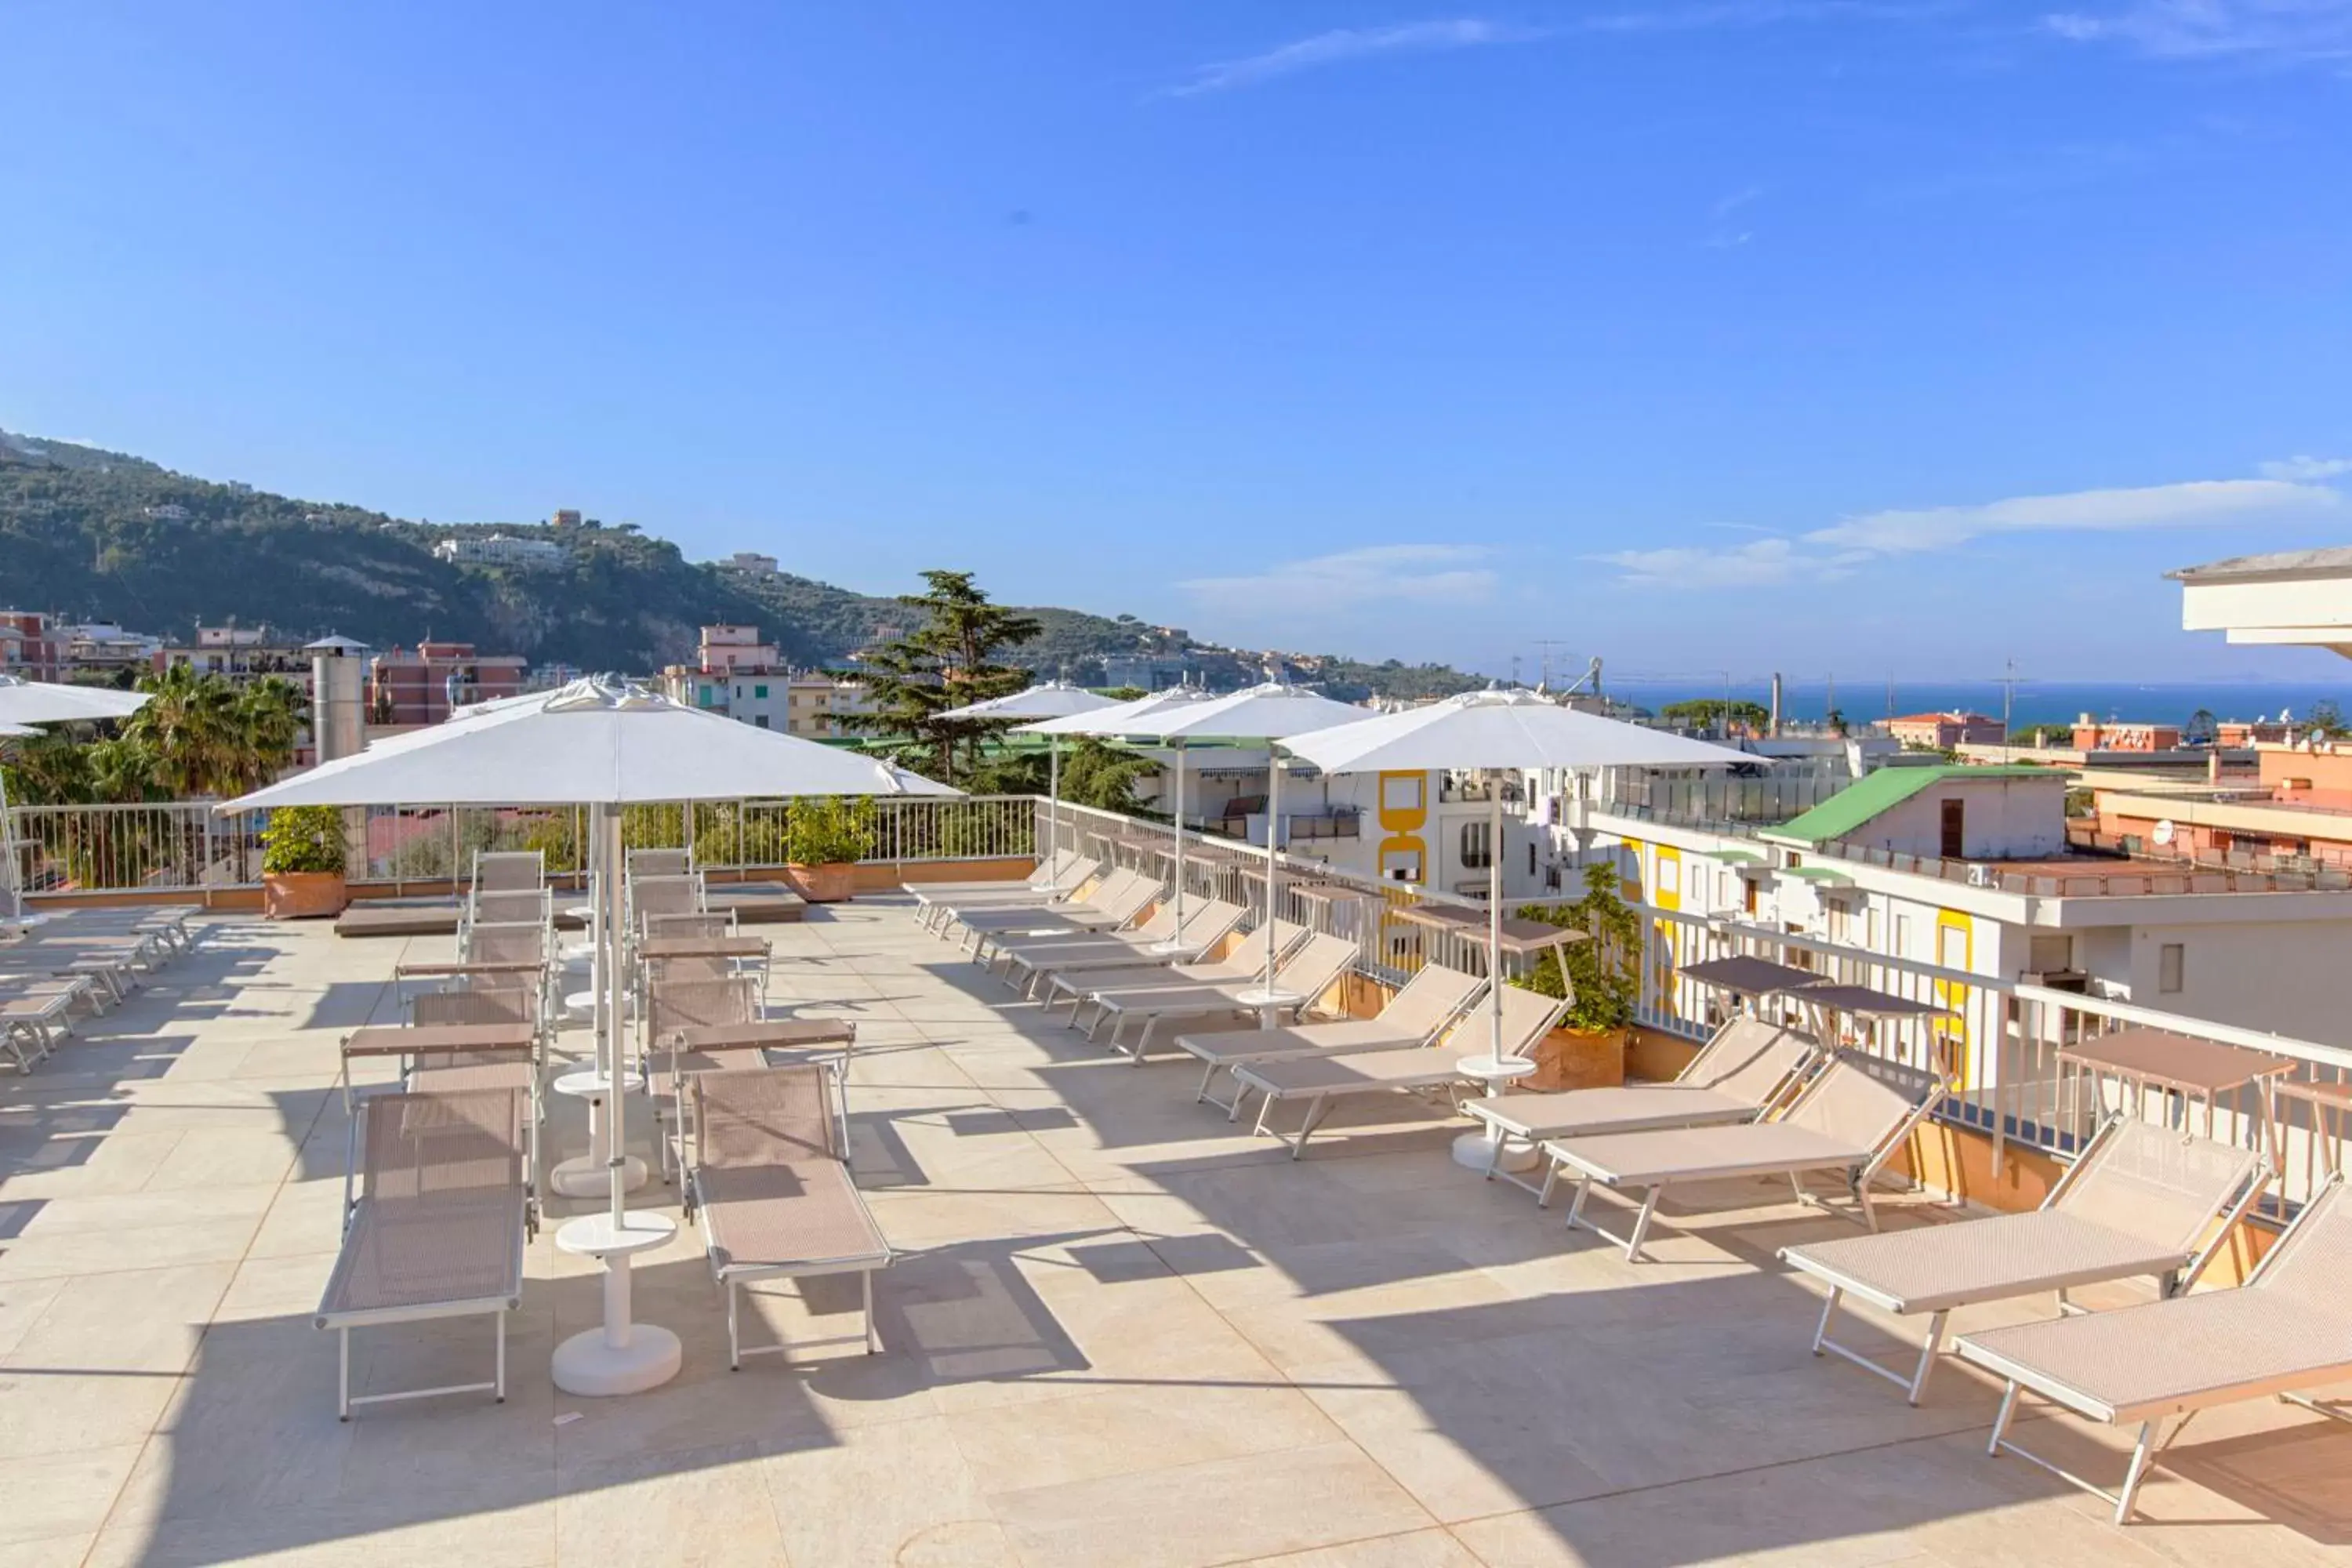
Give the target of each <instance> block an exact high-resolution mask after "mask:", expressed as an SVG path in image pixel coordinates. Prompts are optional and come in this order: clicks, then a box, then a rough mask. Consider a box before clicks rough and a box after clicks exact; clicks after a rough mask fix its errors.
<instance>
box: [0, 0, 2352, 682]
mask: <svg viewBox="0 0 2352 1568" xmlns="http://www.w3.org/2000/svg"><path fill="white" fill-rule="evenodd" d="M0 77H5V90H0V190H5V193H6V195H5V202H0V212H5V215H6V221H5V226H0V426H6V427H8V428H12V429H19V430H30V431H33V432H36V433H40V434H46V435H50V436H56V437H68V438H86V439H90V440H94V441H98V442H100V443H103V444H106V445H110V446H114V447H121V448H126V449H129V450H132V451H136V452H139V453H142V454H143V455H147V456H151V457H153V458H157V459H158V460H161V461H164V462H167V463H170V464H172V465H173V466H175V467H179V468H186V469H188V470H190V471H193V472H197V473H203V474H206V475H210V476H213V477H233V478H240V479H247V480H249V481H252V482H255V483H257V484H261V485H264V486H267V487H268V488H272V489H282V490H287V491H291V492H294V493H297V494H301V495H306V496H313V497H322V498H332V499H338V500H353V501H359V502H363V503H366V504H370V505H375V506H380V507H383V508H385V509H386V510H393V511H395V512H399V513H401V514H404V515H407V516H423V517H428V518H434V519H440V520H445V521H450V520H481V519H497V518H518V517H530V516H541V515H544V514H545V513H546V512H548V511H549V510H552V509H553V508H554V507H556V506H559V505H577V506H581V507H584V508H585V509H587V510H589V511H590V512H591V513H592V514H593V515H598V516H601V517H603V518H604V519H605V520H606V521H624V520H627V521H637V522H639V523H641V524H642V525H644V526H645V527H646V529H648V530H649V531H656V532H661V533H666V534H667V535H669V536H670V537H672V538H675V539H677V540H678V541H679V542H681V543H682V544H683V545H684V546H685V547H686V548H687V549H688V552H689V553H692V554H696V555H709V554H717V553H720V552H726V551H729V550H732V549H739V548H759V549H765V550H772V551H773V552H776V553H777V554H779V555H780V556H782V557H783V558H784V560H785V561H786V563H787V564H788V565H789V566H790V567H791V568H792V569H794V570H798V571H802V572H804V573H807V574H811V575H814V576H819V577H824V578H827V579H830V580H833V581H836V582H840V583H844V584H849V585H852V586H855V587H858V588H864V589H869V590H876V591H895V590H896V589H898V588H900V587H902V586H904V585H905V584H907V583H908V581H909V579H910V578H911V577H912V574H914V573H915V572H916V571H917V570H918V569H919V568H922V567H925V566H929V565H934V564H950V563H952V564H961V565H970V566H973V567H976V568H978V569H979V570H980V571H981V572H982V575H983V579H984V581H985V582H987V583H988V584H990V585H991V586H992V587H993V588H994V589H996V590H997V591H998V592H999V593H1000V595H1002V596H1004V597H1007V598H1011V599H1016V600H1025V601H1031V602H1058V603H1066V604H1072V605H1083V606H1086V607H1088V608H1094V609H1098V610H1102V611H1105V612H1115V611H1131V612H1133V613H1135V614H1138V615H1141V616H1147V617H1150V618H1152V619H1156V620H1169V621H1174V622H1177V623H1180V624H1182V625H1185V626H1191V627H1192V628H1193V629H1194V630H1195V631H1197V632H1200V633H1202V634H1204V635H1216V636H1221V637H1228V638H1234V639H1238V640H1243V641H1246V642H1251V643H1261V642H1271V643H1276V644H1279V645H1284V646H1292V647H1329V648H1336V649H1341V650H1345V651H1349V652H1353V653H1359V654H1363V655H1368V656H1373V657H1381V656H1388V655H1396V656H1401V657H1408V658H1422V657H1429V658H1446V659H1452V660H1454V661H1457V662H1461V663H1465V664H1469V665H1473V666H1476V667H1479V668H1489V669H1501V668H1507V664H1508V661H1509V659H1510V658H1511V656H1512V655H1514V654H1519V655H1524V656H1526V657H1527V658H1528V659H1530V660H1531V661H1532V660H1533V659H1534V658H1535V657H1536V652H1535V648H1536V643H1537V641H1538V639H1541V638H1550V639H1556V640H1558V641H1559V642H1560V643H1561V644H1563V645H1564V651H1563V653H1562V655H1561V657H1563V658H1571V657H1573V658H1581V657H1582V656H1583V655H1585V654H1588V653H1601V654H1605V655H1607V656H1608V657H1609V658H1611V660H1612V663H1614V664H1616V665H1619V666H1621V667H1622V668H1640V669H1646V670H1654V671H1660V672H1680V671H1686V670H1687V671H1712V670H1716V669H1722V668H1730V669H1733V670H1736V671H1738V672H1741V673H1753V672H1760V671H1764V670H1768V669H1770V668H1776V667H1777V668H1782V669H1785V670H1788V671H1789V672H1790V673H1791V674H1792V675H1796V674H1803V675H1809V676H1813V677H1818V676H1819V675H1820V674H1821V673H1822V672H1823V671H1829V670H1834V671H1838V672H1841V673H1847V672H1850V673H1851V675H1852V676H1853V677H1854V678H1863V677H1866V676H1879V675H1887V674H1892V675H1895V676H1900V677H1905V678H1910V679H1934V678H1944V679H1954V678H1962V677H1969V676H1979V675H1988V674H1991V673H1995V672H1997V671H1998V669H1999V668H2000V663H2001V661H2002V660H2003V659H2005V658H2010V657H2012V656H2013V657H2015V658H2017V659H2018V661H2019V664H2020V667H2021V668H2023V669H2026V670H2029V671H2030V672H2032V673H2034V674H2037V675H2040V676H2043V677H2045V678H2059V677H2077V678H2129V677H2146V678H2158V677H2168V676H2185V677H2195V676H2240V677H2242V676H2246V675H2248V674H2250V673H2253V672H2254V671H2255V669H2256V667H2257V665H2258V666H2259V668H2260V670H2261V671H2262V672H2264V673H2272V674H2275V675H2277V676H2280V677H2285V676H2291V675H2296V674H2311V673H2321V674H2326V673H2332V669H2333V664H2332V661H2330V660H2326V659H2324V658H2322V657H2321V656H2318V655H2309V656H2296V655H2292V654H2289V655H2280V654H2277V653H2273V652H2269V651H2265V652H2263V653H2261V654H2259V655H2256V654H2250V653H2248V652H2246V651H2244V650H2227V649H2224V648H2223V647H2221V646H2220V644H2219V642H2218V640H2216V639H2213V638H2211V637H2204V636H2199V637H2191V636H2189V635H2188V634H2185V633H2183V632H2181V631H2180V630H2179V598H2178V591H2177V590H2176V589H2175V588H2173V587H2172V586H2171V585H2170V584H2166V583H2164V582H2163V581H2162V580H2161V577H2160V575H2159V574H2160V573H2161V572H2162V571H2164V570H2165V569H2167V568H2168V567H2172V566H2177V565H2180V564H2183V563H2189V562H2194V561H2200V560H2206V559H2210V558H2213V557H2216V556H2220V555H2225V554H2233V553H2239V552H2249V551H2258V550H2269V549H2282V548H2291V547H2294V546H2297V545H2302V544H2308V543H2313V542H2341V541H2343V540H2344V539H2345V538H2347V535H2352V461H2347V460H2346V459H2347V458H2352V395H2347V366H2352V180H2347V179H2346V178H2345V161H2346V154H2347V148H2352V0H2050V3H2046V4H2043V5H1994V4H1969V3H1967V0H1925V3H1920V4H1907V3H1903V0H1698V3H1694V4H1664V3H1660V4H1649V3H1647V0H1623V3H1622V4H1613V5H1612V4H1610V3H1608V0H1601V3H1600V4H1595V5H1580V6H1567V5H1515V6H1509V7H1499V8H1489V7H1483V6H1482V7H1473V8H1468V9H1456V8H1445V7H1434V8H1419V7H1415V6H1413V5H1323V4H1286V5H1265V4H1263V3H1256V4H1250V3H1227V4H1214V3H1205V0H1202V3H1186V4H1173V3H1164V0H1163V3H1158V4H1146V3H1135V4H1122V5H1102V4H1098V3H1087V4H1079V3H1070V4H1017V3H1015V4H1002V5H984V6H983V5H936V4H935V5H897V4H886V3H877V0H861V3H860V4H857V5H835V6H832V7H821V6H816V5H791V6H781V5H724V4H717V3H711V4H701V5H692V6H674V7H666V8H659V9H654V8H647V7H643V6H621V5H614V6H599V5H540V6H530V5H491V6H480V5H469V6H459V5H433V4H425V3H423V0H415V3H407V4H401V5H389V4H374V5H314V4H307V3H305V4H286V5H258V4H240V3H237V0H216V3H215V4H212V5H203V6H187V5H164V4H160V3H159V4H154V5H140V6H131V5H105V4H98V3H94V0H65V3H57V0H31V3H30V4H29V5H27V4H25V3H23V0H19V3H18V4H16V5H12V6H11V7H10V8H9V12H8V15H7V17H6V18H5V22H0ZM0 580H5V564H4V563H0ZM1530 668H1532V665H1530Z"/></svg>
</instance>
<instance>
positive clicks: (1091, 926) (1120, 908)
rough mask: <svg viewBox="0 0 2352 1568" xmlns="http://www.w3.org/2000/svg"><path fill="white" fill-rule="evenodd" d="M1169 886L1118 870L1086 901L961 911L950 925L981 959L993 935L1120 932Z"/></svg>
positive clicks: (1165, 894)
mask: <svg viewBox="0 0 2352 1568" xmlns="http://www.w3.org/2000/svg"><path fill="white" fill-rule="evenodd" d="M1166 896H1167V889H1165V888H1163V887H1161V886H1160V884H1159V883H1158V882H1155V881H1153V880H1152V879H1150V878H1149V877H1147V876H1145V875H1144V874H1143V873H1142V872H1140V871H1113V872H1112V873H1111V874H1110V875H1109V876H1108V877H1105V878H1104V879H1102V880H1101V881H1100V882H1097V884H1096V885H1095V886H1094V887H1093V888H1092V889H1089V890H1088V892H1087V896H1086V897H1085V898H1083V899H1070V900H1065V901H1064V902H1062V903H1058V904H1052V905H1048V906H1046V907H1045V908H1042V909H1010V910H991V909H979V910H973V909H961V910H957V911H955V921H954V924H953V926H952V927H951V928H950V929H951V930H952V931H954V932H959V933H961V934H960V935H957V936H956V938H955V940H956V942H957V943H958V945H960V946H962V947H964V948H966V949H968V950H970V952H971V954H972V956H973V958H974V959H978V958H979V957H980V955H981V952H982V949H983V948H984V947H985V946H986V945H987V943H988V941H989V939H990V938H992V937H993V936H997V935H1003V934H1017V933H1020V932H1031V933H1049V932H1055V931H1065V932H1083V931H1116V930H1118V928H1119V927H1120V926H1123V925H1126V924H1127V923H1129V921H1132V920H1134V919H1135V917H1136V916H1138V915H1139V914H1141V913H1142V912H1143V910H1144V906H1145V905H1147V904H1152V903H1157V902H1158V901H1159V900H1160V899H1162V898H1164V897H1166Z"/></svg>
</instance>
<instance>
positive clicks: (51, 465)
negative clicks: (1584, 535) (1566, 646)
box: [0, 431, 1475, 697]
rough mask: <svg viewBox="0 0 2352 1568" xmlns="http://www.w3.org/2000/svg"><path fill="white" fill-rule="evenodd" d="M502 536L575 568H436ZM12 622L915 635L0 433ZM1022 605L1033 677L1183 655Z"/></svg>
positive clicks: (807, 656)
mask: <svg viewBox="0 0 2352 1568" xmlns="http://www.w3.org/2000/svg"><path fill="white" fill-rule="evenodd" d="M493 533H499V534H505V535H508V536H510V537H517V538H528V539H545V540H550V541H552V542H555V543H558V544H560V545H562V547H563V550H564V560H563V562H562V564H561V565H558V566H554V567H551V568H547V569H542V570H522V569H518V568H509V567H501V566H488V565H476V564H457V563H450V562H447V561H444V560H441V559H440V558H439V557H437V556H436V555H435V554H434V553H433V547H434V546H435V545H436V544H437V543H439V542H441V541H443V540H445V539H449V538H453V537H466V536H487V535H489V534H493ZM980 564H982V566H983V567H984V565H985V563H980ZM983 575H985V573H984V571H983ZM910 585H911V584H910ZM0 606H5V607H12V608H18V609H27V610H47V611H52V612H56V613H58V614H60V615H63V616H68V617H73V618H77V619H86V620H97V621H114V622H119V623H121V625H123V626H130V627H132V628H134V629H136V630H140V631H145V632H152V633H155V634H157V635H160V636H163V637H189V636H191V635H193V632H194V627H195V626H196V625H197V624H198V623H199V622H202V623H203V624H205V625H208V626H218V625H222V624H225V623H230V622H234V623H236V624H238V625H242V626H261V625H267V626H273V627H275V628H277V629H278V630H279V631H281V632H284V633H287V634H290V635H292V636H294V637H299V638H302V639H305V640H307V639H308V638H310V637H322V636H325V635H327V634H329V633H337V634H340V635H341V636H344V637H356V638H358V639H360V640H361V641H362V642H364V643H367V644H369V645H371V646H373V647H393V646H394V645H405V644H413V643H415V642H416V641H418V640H420V639H422V638H425V637H436V638H442V639H446V640H450V641H456V642H469V643H472V644H474V645H475V646H476V647H479V648H481V649H482V650H483V651H485V652H514V653H520V654H523V655H525V656H527V657H528V658H530V659H532V660H533V661H534V662H562V663H567V664H573V665H578V666H580V667H582V668H589V669H621V670H629V671H639V672H643V671H649V670H653V669H656V668H659V667H661V666H662V665H664V664H671V663H678V662H683V661H687V660H689V659H691V658H692V657H693V654H694V650H695V647H696V641H697V628H698V627H700V626H705V625H710V624H714V623H721V622H728V623H741V624H750V625H756V626H760V627H761V628H762V630H763V631H764V632H765V634H766V635H767V636H768V637H770V638H772V640H773V641H774V642H775V643H776V644H777V645H778V647H780V648H781V649H782V653H783V655H784V657H785V658H788V659H790V660H792V661H793V663H795V664H801V665H807V666H812V667H820V668H822V667H839V666H840V665H842V664H843V663H844V662H845V661H846V660H847V659H849V658H850V657H851V656H852V655H854V654H856V653H857V652H858V651H859V650H860V649H863V648H865V647H867V646H869V645H871V644H874V643H876V642H878V641H882V640H885V639H887V638H888V637H893V636H897V635H899V634H901V633H903V632H905V631H906V630H908V628H909V624H910V616H909V614H908V610H907V608H906V606H904V605H901V604H899V602H898V600H896V599H894V598H885V597H877V596H874V595H865V594H857V593H853V592H851V591H850V590H848V589H845V588H840V587H835V586H834V585H833V584H827V583H820V582H817V581H815V580H814V579H812V578H808V577H803V576H796V575H793V574H789V573H786V574H780V575H776V576H772V577H761V576H755V575H751V574H745V573H740V572H737V571H734V570H732V569H731V568H729V567H727V566H724V565H720V564H716V563H697V562H690V561H688V560H687V559H686V558H685V556H684V555H683V554H681V553H680V552H679V551H678V548H677V545H675V544H673V543H671V542H669V541H667V540H665V539H658V538H656V537H654V536H652V535H650V534H646V533H643V532H640V531H638V530H637V529H636V528H635V526H633V525H627V524H624V525H621V526H619V527H613V528H607V527H604V526H601V525H599V524H597V523H595V522H594V521H586V522H583V523H582V524H580V525H578V526H572V527H560V528H559V527H557V526H555V525H553V524H550V523H529V522H495V523H492V522H482V523H457V524H446V523H431V522H419V521H406V520H404V519H400V518H394V517H390V516H387V515H385V514H384V513H383V512H380V511H373V510H369V509H367V508H365V507H362V506H355V505H352V504H350V503H348V502H342V501H318V500H295V499H292V498H290V497H287V496H280V495H272V494H270V493H269V492H268V491H265V490H258V489H253V488H252V487H250V486H247V485H239V484H216V483H213V482H211V481H209V480H205V479H196V478H193V477H191V476H189V475H186V474H181V473H175V472H173V471H172V470H170V469H168V468H161V467H159V466H157V465H155V464H153V463H150V462H147V461H145V460H144V459H142V458H133V457H129V456H126V455H124V454H121V453H118V452H107V451H101V450H100V449H98V448H96V447H81V446H76V445H73V444H70V443H67V442H60V441H48V440H43V439H40V438H38V437H25V436H13V435H10V434H8V433H7V432H5V431H0ZM1010 607H1011V608H1013V609H1016V610H1018V611H1019V612H1020V613H1022V614H1024V615H1028V616H1034V618H1035V619H1036V620H1037V621H1038V622H1039V623H1040V632H1039V635H1038V637H1036V638H1035V639H1034V641H1032V642H1030V643H1028V644H1026V645H1024V647H1022V649H1021V658H1022V659H1023V660H1024V663H1026V664H1027V665H1028V666H1029V667H1030V668H1034V669H1036V670H1038V671H1041V672H1044V673H1045V674H1047V675H1055V674H1064V673H1066V674H1067V675H1068V676H1069V677H1070V678H1071V679H1076V680H1080V681H1089V682H1099V681H1100V680H1101V679H1103V678H1104V672H1103V663H1102V661H1103V659H1104V658H1106V657H1107V656H1117V655H1120V654H1129V653H1163V652H1172V651H1175V650H1176V649H1177V648H1179V647H1183V646H1185V645H1186V644H1187V643H1188V642H1189V639H1187V638H1185V637H1183V636H1182V634H1181V633H1179V634H1177V636H1176V637H1166V636H1163V635H1162V634H1161V633H1160V631H1159V629H1158V628H1155V627H1153V626H1148V625H1146V624H1145V623H1143V622H1141V621H1139V620H1137V619H1135V618H1134V617H1132V616H1119V617H1116V618H1113V617H1109V616H1097V615H1089V614H1087V613H1085V612H1083V611H1078V610H1068V609H1057V608H1053V607H1049V606H1010ZM1193 657H1194V658H1195V659H1196V661H1197V662H1198V663H1199V664H1200V665H1201V666H1202V668H1203V670H1204V672H1205V673H1206V674H1207V676H1208V677H1209V679H1210V680H1211V683H1212V684H1213V685H1219V686H1231V685H1239V684H1242V683H1244V681H1246V680H1250V679H1257V675H1258V669H1257V665H1256V662H1255V657H1254V656H1248V655H1239V654H1234V653H1233V652H1231V651H1230V650H1224V649H1217V648H1206V647H1194V648H1193ZM1313 678H1314V679H1317V680H1318V681H1319V682H1322V683H1324V684H1325V685H1326V686H1327V688H1328V689H1330V690H1332V691H1333V693H1334V695H1339V696H1347V697H1362V696H1367V695H1372V694H1375V693H1377V694H1380V695H1386V696H1407V697H1409V696H1421V695H1435V694H1442V693H1443V692H1445V691H1449V690H1459V689H1464V688H1465V687H1467V686H1470V685H1473V684H1475V681H1474V680H1473V679H1472V678H1471V677H1468V676H1465V675H1463V674H1462V673H1461V672H1460V671H1457V670H1451V669H1445V668H1442V667H1430V666H1421V667H1408V666H1404V665H1401V664H1398V663H1396V662H1394V661H1391V662H1390V663H1388V664H1385V665H1365V664H1358V663H1354V662H1352V661H1349V660H1342V659H1337V658H1334V659H1330V660H1328V661H1326V663H1325V667H1324V668H1320V669H1318V670H1317V671H1316V672H1315V673H1314V677H1313Z"/></svg>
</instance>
